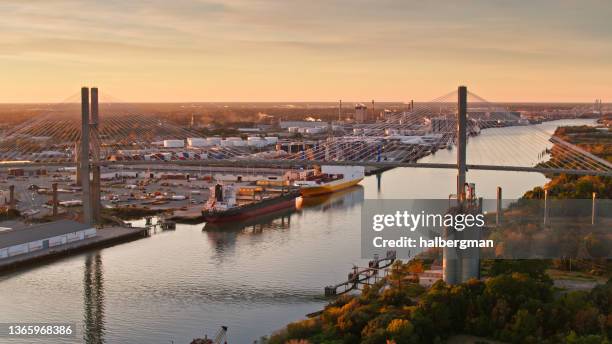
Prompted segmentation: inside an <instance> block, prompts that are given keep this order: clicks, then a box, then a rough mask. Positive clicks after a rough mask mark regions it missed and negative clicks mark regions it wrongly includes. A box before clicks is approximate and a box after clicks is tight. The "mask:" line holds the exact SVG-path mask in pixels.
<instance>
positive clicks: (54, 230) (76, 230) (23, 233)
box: [0, 220, 96, 259]
mask: <svg viewBox="0 0 612 344" xmlns="http://www.w3.org/2000/svg"><path fill="white" fill-rule="evenodd" d="M95 236H96V229H95V228H94V227H92V226H90V225H87V224H83V223H79V222H75V221H70V220H61V221H55V222H49V223H43V224H39V225H33V226H30V227H26V228H22V229H9V230H5V231H2V232H0V259H7V258H11V257H15V256H18V255H23V254H27V253H32V252H36V251H40V250H44V249H50V248H56V247H60V246H62V245H66V244H69V243H73V242H77V241H81V240H85V239H89V238H93V237H95Z"/></svg>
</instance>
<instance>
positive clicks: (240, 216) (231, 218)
mask: <svg viewBox="0 0 612 344" xmlns="http://www.w3.org/2000/svg"><path fill="white" fill-rule="evenodd" d="M298 196H299V195H298V194H293V195H288V196H279V197H276V198H272V199H269V200H264V201H261V202H259V203H253V204H250V205H246V206H242V207H239V208H237V209H230V210H227V211H202V219H203V220H204V221H206V222H210V223H230V222H237V221H244V220H248V219H250V218H253V217H257V216H262V215H266V214H269V213H272V212H276V211H279V210H285V209H291V208H295V207H296V197H298Z"/></svg>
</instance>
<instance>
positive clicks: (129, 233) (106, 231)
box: [0, 227, 149, 274]
mask: <svg viewBox="0 0 612 344" xmlns="http://www.w3.org/2000/svg"><path fill="white" fill-rule="evenodd" d="M148 234H149V231H148V229H147V228H140V227H107V228H102V229H98V230H97V234H96V236H94V237H91V238H88V239H85V240H80V241H76V242H73V243H68V244H64V245H60V246H57V247H51V248H46V249H41V250H37V251H34V252H30V253H25V254H20V255H17V256H14V257H9V258H5V259H0V274H2V273H4V272H8V271H11V270H14V269H17V268H19V267H22V266H26V265H31V264H35V263H39V262H42V261H44V260H49V259H55V258H60V257H64V256H68V255H70V254H75V253H78V252H83V251H85V250H88V249H92V248H99V247H109V246H112V245H115V244H118V243H121V242H127V241H132V240H136V239H139V238H142V237H145V236H148Z"/></svg>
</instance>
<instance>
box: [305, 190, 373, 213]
mask: <svg viewBox="0 0 612 344" xmlns="http://www.w3.org/2000/svg"><path fill="white" fill-rule="evenodd" d="M364 194H365V193H364V189H363V186H361V185H355V186H351V187H350V188H348V189H345V190H342V191H339V192H334V193H331V194H327V195H321V196H316V197H308V198H305V199H304V201H303V202H302V205H303V207H304V208H308V209H309V210H319V211H322V212H325V211H329V210H333V209H350V208H353V207H354V206H356V205H360V204H361V203H363V200H364V198H365V197H364Z"/></svg>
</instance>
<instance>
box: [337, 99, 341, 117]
mask: <svg viewBox="0 0 612 344" xmlns="http://www.w3.org/2000/svg"><path fill="white" fill-rule="evenodd" d="M338 121H342V99H340V104H339V106H338Z"/></svg>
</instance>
